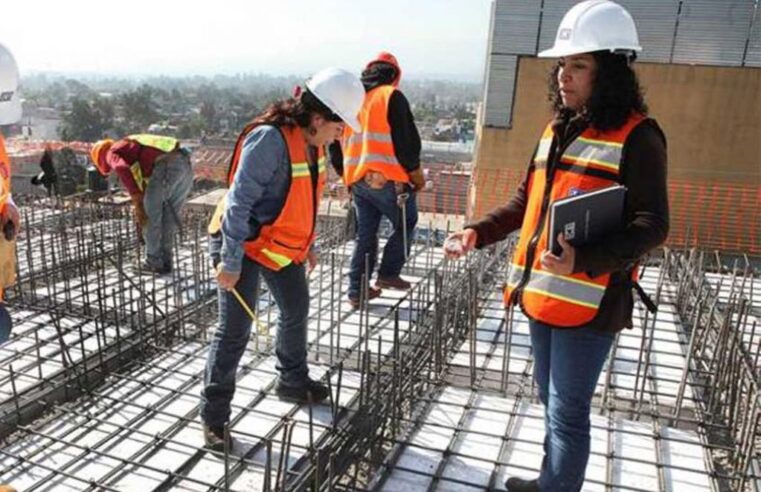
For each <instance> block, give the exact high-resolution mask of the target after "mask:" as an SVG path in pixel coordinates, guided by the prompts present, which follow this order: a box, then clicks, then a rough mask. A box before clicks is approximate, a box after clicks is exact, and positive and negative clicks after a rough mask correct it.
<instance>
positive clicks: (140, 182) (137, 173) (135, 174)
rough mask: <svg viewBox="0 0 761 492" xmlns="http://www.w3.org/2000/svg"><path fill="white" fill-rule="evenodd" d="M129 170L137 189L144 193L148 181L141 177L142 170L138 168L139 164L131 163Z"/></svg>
mask: <svg viewBox="0 0 761 492" xmlns="http://www.w3.org/2000/svg"><path fill="white" fill-rule="evenodd" d="M129 170H130V172H131V173H132V178H133V179H134V180H135V184H136V185H137V189H138V190H140V191H145V187H146V186H148V179H147V178H144V177H143V168H141V167H140V163H139V162H133V163H132V165H131V166H130V167H129Z"/></svg>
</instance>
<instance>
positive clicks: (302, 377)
mask: <svg viewBox="0 0 761 492" xmlns="http://www.w3.org/2000/svg"><path fill="white" fill-rule="evenodd" d="M221 246H222V239H221V236H220V237H219V238H212V239H211V240H210V241H209V251H210V254H211V257H212V262H213V263H214V264H216V263H218V262H219V250H220V248H221ZM259 275H261V276H262V277H263V278H264V281H265V282H267V286H268V287H269V290H270V293H271V294H272V297H274V299H275V303H276V304H277V307H278V309H279V310H280V317H279V320H278V329H277V336H276V340H275V354H276V355H277V361H278V362H277V369H278V371H279V372H280V384H283V385H287V386H299V385H300V384H303V383H304V382H305V381H306V380H307V378H308V376H309V368H308V367H307V317H308V315H309V286H308V285H307V279H306V270H305V268H304V265H303V264H298V265H297V264H294V263H292V264H290V265H288V266H287V267H285V268H283V269H281V270H279V271H277V272H276V271H273V270H270V269H268V268H266V267H263V266H262V265H260V264H259V263H257V262H255V261H253V260H251V259H250V258H248V257H244V258H243V265H242V270H241V274H240V280H238V283H237V284H236V286H235V288H236V289H237V291H238V292H239V293H240V295H241V297H243V299H244V300H245V301H246V303H247V304H248V305H249V306H250V307H251V309H255V306H256V304H257V289H256V287H257V283H258V280H259ZM218 302H219V326H218V327H217V330H216V331H215V332H214V336H213V338H212V340H211V346H210V348H209V354H208V357H207V359H206V372H205V374H204V389H203V391H202V392H201V418H202V419H203V421H204V422H205V423H206V424H207V425H209V426H213V427H221V426H222V425H224V423H225V422H227V421H228V420H229V418H230V402H231V401H232V398H233V393H235V373H236V371H237V369H238V363H239V362H240V358H241V356H242V355H243V352H244V350H245V348H246V344H247V343H248V340H249V335H250V334H251V323H252V322H251V318H250V317H249V315H248V314H247V313H246V311H245V310H244V309H243V307H242V306H241V305H240V303H239V302H238V300H237V299H236V298H235V296H234V295H233V294H232V293H231V292H227V291H224V290H222V289H218Z"/></svg>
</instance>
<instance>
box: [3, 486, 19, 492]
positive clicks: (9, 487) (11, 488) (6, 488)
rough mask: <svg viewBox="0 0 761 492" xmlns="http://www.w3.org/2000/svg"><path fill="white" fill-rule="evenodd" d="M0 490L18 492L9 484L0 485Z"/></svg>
mask: <svg viewBox="0 0 761 492" xmlns="http://www.w3.org/2000/svg"><path fill="white" fill-rule="evenodd" d="M0 492H18V491H17V490H16V489H15V488H13V487H11V486H10V485H0Z"/></svg>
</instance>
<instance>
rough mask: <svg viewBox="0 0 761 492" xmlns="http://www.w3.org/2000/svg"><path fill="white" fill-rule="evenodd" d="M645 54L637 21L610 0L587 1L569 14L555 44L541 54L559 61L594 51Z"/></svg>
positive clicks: (560, 28) (577, 5)
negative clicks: (638, 52) (565, 57)
mask: <svg viewBox="0 0 761 492" xmlns="http://www.w3.org/2000/svg"><path fill="white" fill-rule="evenodd" d="M601 50H608V51H611V52H618V51H622V52H633V51H642V47H641V46H640V45H639V37H638V36H637V27H636V26H635V25H634V19H632V16H631V15H629V12H627V11H626V9H624V8H623V7H622V6H620V5H619V4H617V3H615V2H610V1H608V0H586V1H585V2H581V3H578V4H576V5H574V6H573V7H572V8H571V10H569V11H568V12H566V14H565V16H564V17H563V20H562V21H561V22H560V26H559V27H558V32H557V36H556V37H555V45H554V46H553V47H552V48H550V49H548V50H544V51H542V52H540V53H539V55H538V56H539V57H540V58H557V57H561V56H570V55H578V54H580V53H589V52H592V51H601Z"/></svg>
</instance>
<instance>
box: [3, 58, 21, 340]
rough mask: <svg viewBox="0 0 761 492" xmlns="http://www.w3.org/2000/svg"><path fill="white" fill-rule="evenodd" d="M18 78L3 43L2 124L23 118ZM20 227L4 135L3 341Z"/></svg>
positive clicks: (8, 331) (8, 323)
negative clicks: (6, 299) (5, 294)
mask: <svg viewBox="0 0 761 492" xmlns="http://www.w3.org/2000/svg"><path fill="white" fill-rule="evenodd" d="M18 79H19V73H18V66H17V65H16V60H15V59H14V58H13V55H12V54H11V52H10V51H8V49H7V48H6V47H5V46H3V45H2V44H0V125H10V124H13V123H16V122H17V121H19V120H20V119H21V100H20V99H19V94H18ZM19 225H20V216H19V212H18V209H17V208H16V204H15V203H13V198H12V197H11V163H10V160H9V159H8V153H7V152H6V151H5V140H4V138H3V135H2V133H0V342H4V341H6V340H8V338H9V337H10V335H11V329H12V328H13V323H12V321H11V316H10V314H9V313H8V309H7V308H6V306H5V302H4V301H3V290H4V289H6V288H8V287H9V286H11V285H12V284H13V282H14V280H15V278H16V248H15V239H16V234H18V230H19Z"/></svg>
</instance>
